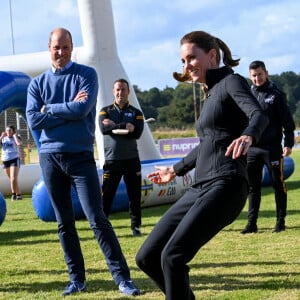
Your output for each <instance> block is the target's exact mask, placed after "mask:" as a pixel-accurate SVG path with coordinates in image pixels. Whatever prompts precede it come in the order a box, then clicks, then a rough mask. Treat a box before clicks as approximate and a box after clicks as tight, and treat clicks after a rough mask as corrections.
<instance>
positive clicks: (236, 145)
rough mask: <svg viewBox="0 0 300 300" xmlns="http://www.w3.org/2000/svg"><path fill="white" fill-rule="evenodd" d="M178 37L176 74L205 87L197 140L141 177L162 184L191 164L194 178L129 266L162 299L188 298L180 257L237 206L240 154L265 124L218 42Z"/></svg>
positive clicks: (242, 169)
mask: <svg viewBox="0 0 300 300" xmlns="http://www.w3.org/2000/svg"><path fill="white" fill-rule="evenodd" d="M180 44H181V46H180V53H181V59H182V62H183V64H184V74H183V76H177V77H179V78H184V80H186V79H189V80H192V81H193V82H199V83H203V84H204V85H205V87H206V100H205V101H204V105H203V108H202V111H201V115H200V118H199V120H198V121H197V125H196V129H197V133H198V135H199V137H200V144H199V146H198V147H196V148H194V149H193V150H192V151H191V153H189V154H188V155H187V156H186V157H185V158H183V159H182V160H181V161H180V162H178V163H176V164H175V165H174V166H170V167H163V166H160V167H156V171H155V172H153V173H151V174H149V175H148V178H149V179H150V180H152V181H153V182H154V183H158V184H163V183H167V182H169V181H171V180H172V179H174V178H175V176H176V175H178V176H183V175H184V174H185V173H186V172H188V171H189V170H191V169H193V168H195V178H194V183H193V186H192V187H191V188H190V189H189V190H188V191H187V192H186V193H185V194H184V195H183V196H182V197H181V199H179V200H178V201H177V202H176V203H175V204H174V205H173V206H172V207H171V208H170V209H169V210H168V211H167V212H166V213H165V214H164V216H163V217H162V218H161V220H160V221H159V222H158V223H157V225H156V226H155V227H154V229H153V231H152V232H151V233H150V235H149V236H148V238H147V239H146V241H145V242H144V244H143V245H142V247H141V249H140V250H139V252H138V253H137V256H136V262H137V265H138V266H139V267H140V268H141V269H142V270H143V271H144V272H145V273H146V274H148V275H149V276H150V277H151V278H152V279H153V280H154V281H155V282H156V284H157V285H158V287H159V288H160V289H161V290H162V291H163V292H164V293H165V295H166V299H168V300H171V299H172V300H176V299H179V300H182V299H185V300H188V299H195V296H194V294H193V292H192V290H191V288H190V284H189V275H188V272H189V267H188V266H187V263H188V262H190V261H191V260H192V258H193V257H194V256H195V255H196V253H197V252H198V250H199V249H200V248H201V247H202V246H203V245H205V244H206V243H207V242H208V241H209V240H210V239H211V238H212V237H213V236H214V235H216V234H217V233H218V232H219V231H221V230H222V229H223V228H224V227H225V226H227V225H229V224H230V223H232V222H233V221H234V220H235V219H236V218H237V217H238V215H239V214H240V212H241V211H242V209H243V207H244V205H245V201H246V198H247V192H248V184H247V179H246V178H247V176H246V158H245V154H246V153H247V151H248V149H249V147H250V146H251V145H252V144H253V143H255V141H257V140H258V139H259V137H260V135H261V133H262V131H263V130H264V128H265V127H266V125H267V123H268V120H267V118H266V117H265V116H264V115H263V113H262V111H261V109H260V107H259V105H258V104H257V101H256V100H255V98H253V96H252V94H251V92H250V89H249V86H248V84H247V82H246V80H245V79H244V78H243V77H241V76H240V75H238V74H234V73H233V70H232V69H231V67H234V66H237V65H238V63H239V59H236V60H234V59H233V58H232V56H231V52H230V50H229V48H228V47H227V45H226V44H225V43H224V42H223V41H221V40H220V39H218V38H216V37H214V36H211V35H210V34H208V33H206V32H203V31H194V32H191V33H188V34H186V35H185V36H184V37H183V38H182V39H181V43H180ZM220 52H222V57H223V63H224V65H225V66H223V67H219V64H220V60H221V55H220ZM175 75H176V74H175ZM177 75H178V74H177ZM174 77H175V76H174Z"/></svg>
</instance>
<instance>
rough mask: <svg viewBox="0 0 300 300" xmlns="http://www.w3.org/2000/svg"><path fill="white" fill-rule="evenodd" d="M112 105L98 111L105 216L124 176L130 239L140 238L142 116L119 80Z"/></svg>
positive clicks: (115, 86)
mask: <svg viewBox="0 0 300 300" xmlns="http://www.w3.org/2000/svg"><path fill="white" fill-rule="evenodd" d="M113 95H114V103H113V104H111V105H109V106H106V107H103V108H102V109H101V111H100V117H99V126H100V129H101V132H102V133H103V135H104V156H105V163H104V166H103V183H102V198H103V210H104V212H105V214H106V215H107V216H108V215H109V213H110V209H111V206H112V203H113V199H114V196H115V194H116V191H117V188H118V185H119V183H120V180H121V178H122V176H123V178H124V182H125V184H126V189H127V194H128V198H129V213H130V218H131V229H132V234H133V236H141V235H142V233H141V231H140V226H141V179H142V178H141V162H140V159H139V153H138V147H137V139H139V138H140V136H141V135H142V132H143V129H144V117H143V114H142V112H141V111H140V110H139V109H137V108H136V107H134V106H132V105H130V104H129V101H128V95H129V84H128V82H127V81H126V80H125V79H118V80H116V81H115V82H114V85H113Z"/></svg>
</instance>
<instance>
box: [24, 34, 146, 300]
mask: <svg viewBox="0 0 300 300" xmlns="http://www.w3.org/2000/svg"><path fill="white" fill-rule="evenodd" d="M48 50H49V52H50V54H51V60H52V67H51V68H50V69H49V70H47V71H46V72H44V73H42V74H41V75H40V76H38V77H36V78H34V79H33V80H32V81H31V83H30V85H29V87H28V97H27V107H26V115H27V120H28V124H29V126H30V128H31V129H32V130H41V136H40V143H41V145H40V149H39V158H40V165H41V168H42V175H43V179H44V181H45V184H46V187H47V190H48V193H49V196H50V199H51V202H52V205H53V208H54V211H55V215H56V219H57V222H58V235H59V239H60V243H61V246H62V248H63V251H64V257H65V261H66V264H67V267H68V271H69V277H70V283H69V284H68V285H67V286H66V288H65V290H64V292H63V294H62V295H63V296H66V295H70V294H73V293H77V292H82V291H85V290H86V276H85V266H84V259H83V255H82V252H81V247H80V242H79V237H78V233H77V230H76V228H75V218H74V211H73V207H72V199H71V185H73V186H74V187H75V189H76V191H77V194H78V198H79V201H80V203H81V206H82V208H83V211H84V213H85V215H86V217H87V220H88V221H89V223H90V226H91V228H92V229H93V231H94V235H95V238H96V240H97V241H98V244H99V246H100V247H101V249H102V251H103V253H104V255H105V259H106V262H107V265H108V268H109V270H110V272H111V274H112V277H113V279H114V281H115V283H116V284H117V285H118V286H119V290H120V291H121V292H122V293H124V294H127V295H138V294H140V290H139V289H138V288H137V287H136V286H135V285H134V283H133V282H132V280H131V279H130V271H129V268H128V266H127V263H126V260H125V258H124V256H123V254H122V250H121V247H120V244H119V242H118V240H117V237H116V235H115V232H114V230H113V228H112V226H111V224H110V222H109V221H108V219H107V217H106V216H105V214H104V212H103V207H102V200H101V189H100V184H99V178H98V173H97V168H96V164H95V160H94V154H93V144H94V138H95V136H94V132H95V115H96V101H97V93H98V79H97V73H96V71H95V70H94V69H93V68H91V67H88V66H84V65H80V64H77V63H74V62H72V61H71V54H72V50H73V43H72V36H71V33H70V32H69V31H68V30H66V29H64V28H57V29H55V30H53V31H52V32H51V34H50V38H49V44H48Z"/></svg>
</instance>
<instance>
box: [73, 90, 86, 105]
mask: <svg viewBox="0 0 300 300" xmlns="http://www.w3.org/2000/svg"><path fill="white" fill-rule="evenodd" d="M87 98H88V93H87V92H86V91H79V92H78V94H77V95H76V97H75V98H74V100H73V101H75V102H83V101H85V100H86V99H87Z"/></svg>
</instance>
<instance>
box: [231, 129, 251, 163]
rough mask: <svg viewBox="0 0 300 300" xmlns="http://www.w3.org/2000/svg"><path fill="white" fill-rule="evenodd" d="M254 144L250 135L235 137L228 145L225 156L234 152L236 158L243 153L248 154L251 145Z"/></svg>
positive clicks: (233, 156)
mask: <svg viewBox="0 0 300 300" xmlns="http://www.w3.org/2000/svg"><path fill="white" fill-rule="evenodd" d="M251 145H252V137H251V136H250V135H242V136H240V137H239V138H238V139H235V140H234V141H233V142H232V143H231V144H230V145H229V146H228V147H227V151H226V153H225V156H229V155H230V154H231V152H232V158H233V159H236V158H238V157H240V156H241V155H246V154H247V152H248V149H249V147H250V146H251Z"/></svg>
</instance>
